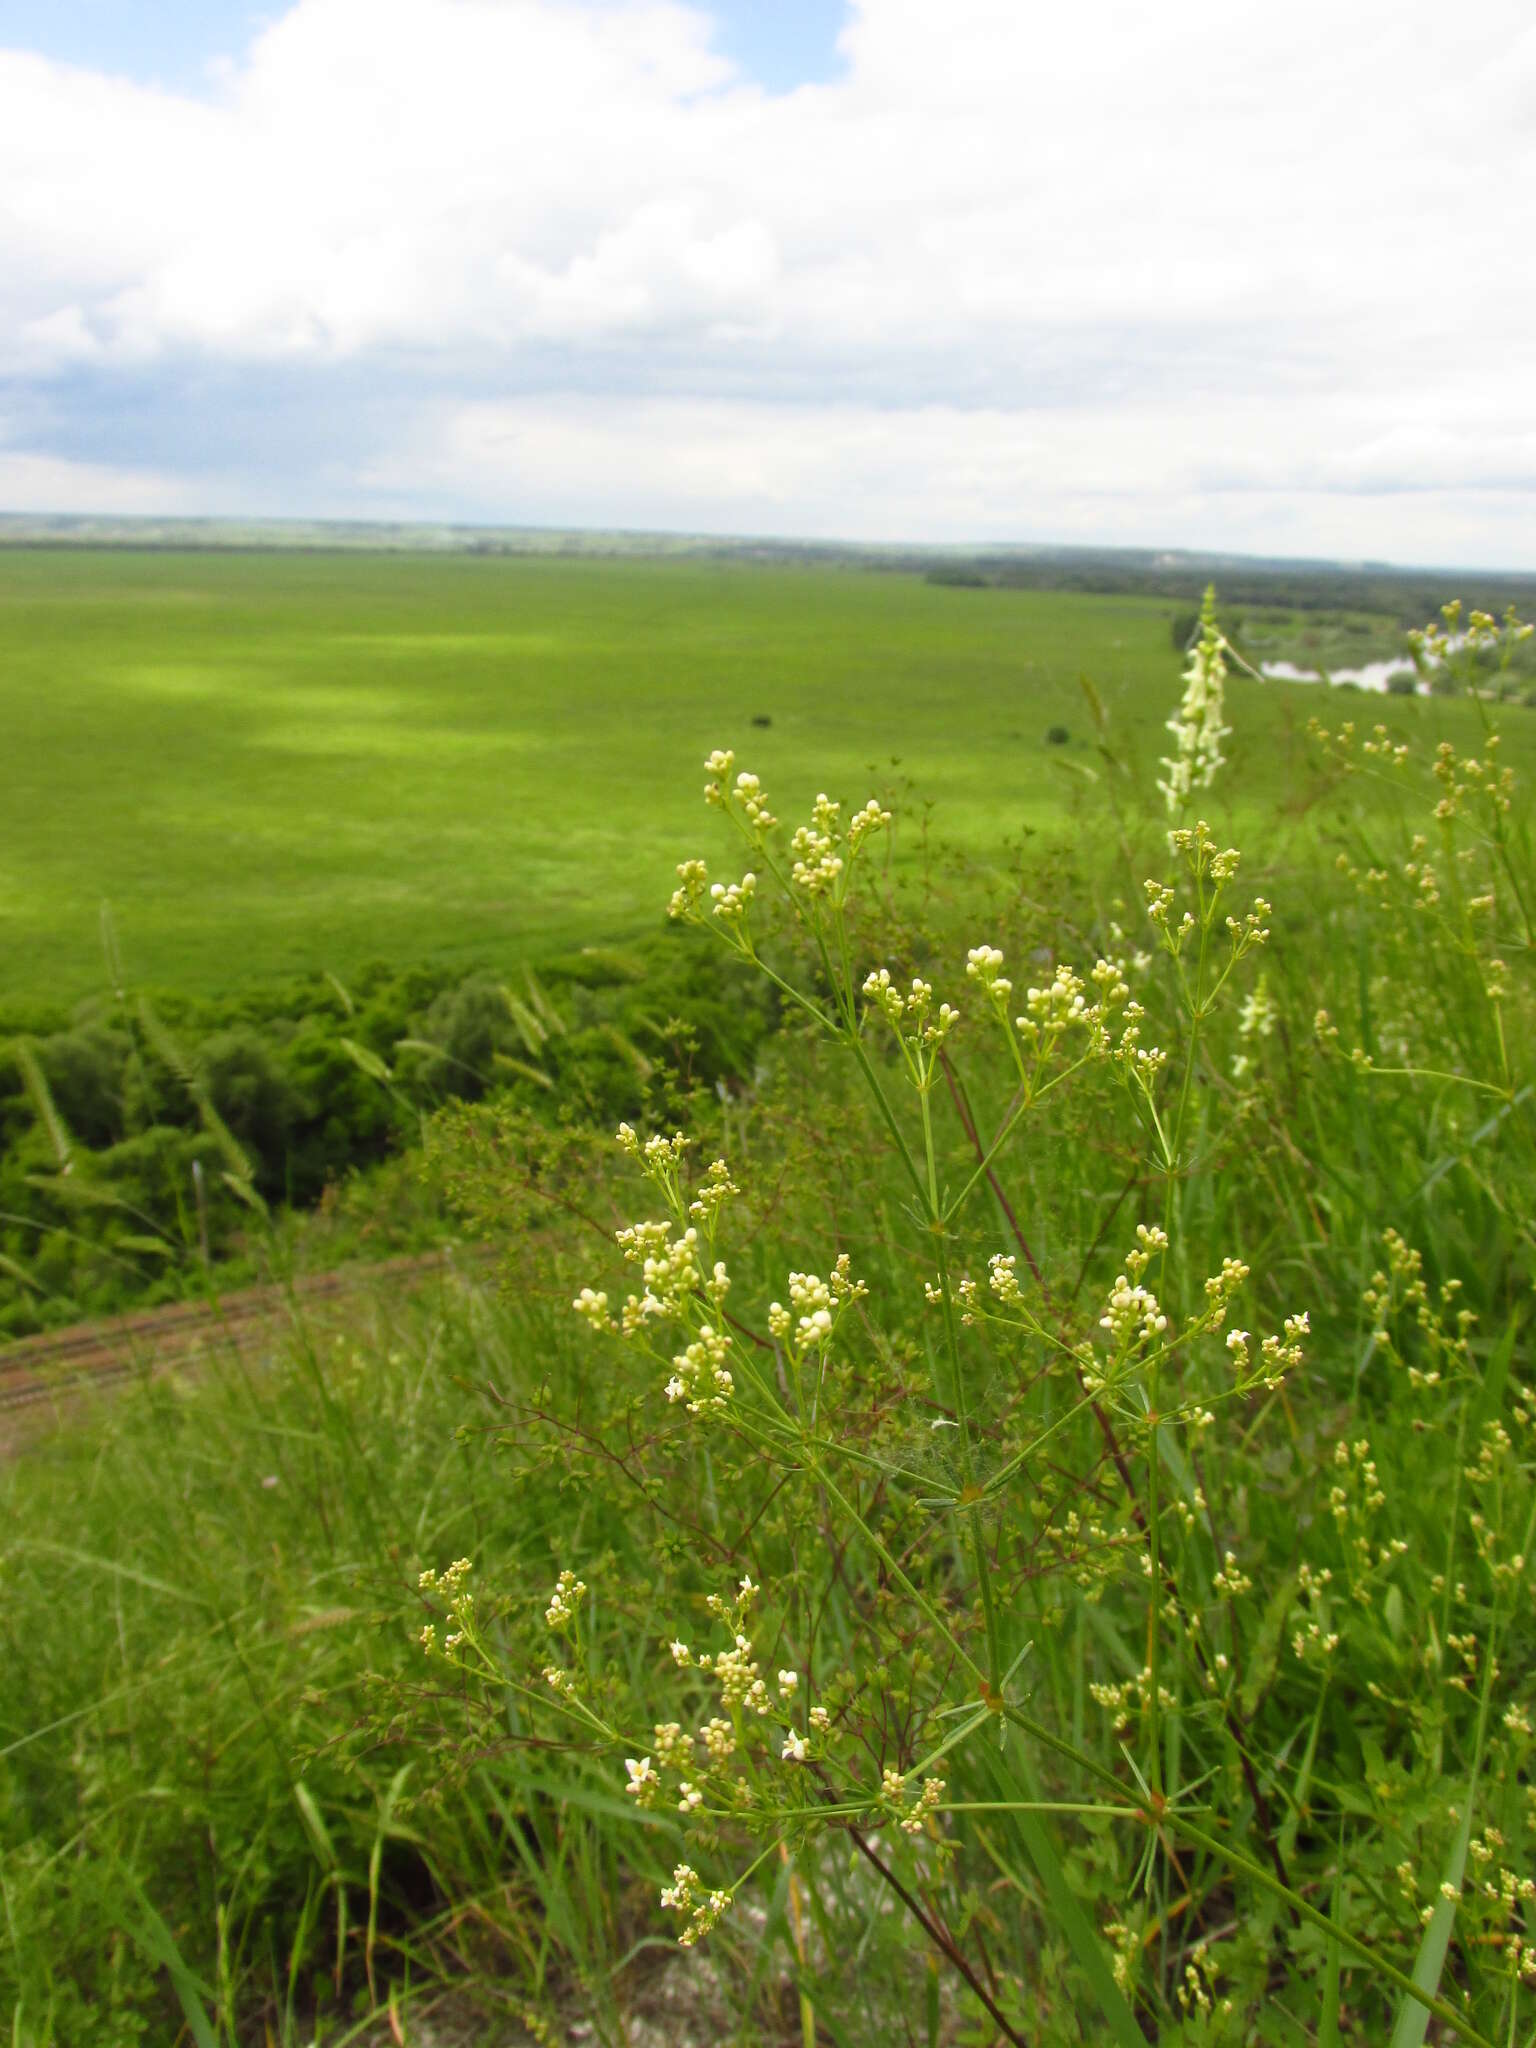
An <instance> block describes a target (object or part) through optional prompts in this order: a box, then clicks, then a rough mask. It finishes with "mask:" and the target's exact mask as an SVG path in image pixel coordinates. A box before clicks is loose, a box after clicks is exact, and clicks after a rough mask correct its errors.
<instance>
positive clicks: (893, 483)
mask: <svg viewBox="0 0 1536 2048" xmlns="http://www.w3.org/2000/svg"><path fill="white" fill-rule="evenodd" d="M844 54H845V57H846V60H847V75H846V78H845V79H844V80H843V81H842V82H840V83H837V84H834V85H820V86H808V87H803V88H801V89H800V90H799V91H797V92H794V93H790V94H784V95H779V96H771V95H767V94H764V93H763V92H761V91H759V90H758V89H757V88H756V87H755V86H753V85H752V84H751V82H750V81H748V80H745V79H743V78H741V77H739V76H737V75H735V74H734V73H733V72H732V71H731V69H730V67H729V66H728V65H727V64H726V63H725V62H724V61H723V60H722V59H721V58H720V57H719V56H717V55H716V54H715V53H714V51H713V49H712V47H711V43H710V25H709V21H708V17H707V14H706V13H704V12H703V11H701V10H699V9H697V8H689V7H684V6H679V5H654V6H653V5H636V6H625V5H620V4H610V5H604V6H597V5H593V6H579V5H571V4H567V0H298V4H297V5H295V6H293V7H292V8H291V9H290V10H289V11H288V12H287V13H286V14H284V15H283V16H282V18H281V19H280V20H278V21H277V22H276V23H275V25H274V26H272V27H271V28H269V29H268V30H267V31H266V32H265V33H264V34H263V35H262V36H261V37H260V38H259V39H258V40H257V41H256V42H255V43H254V44H253V45H252V47H251V48H250V50H249V51H248V52H246V53H245V55H244V57H243V58H242V59H241V60H240V61H239V62H237V63H236V64H235V65H234V66H233V67H231V68H230V69H229V70H228V71H227V73H223V74H221V77H220V79H219V81H218V83H217V85H216V86H215V88H214V96H213V97H212V98H211V99H208V100H206V101H197V100H192V99H185V98H177V97H174V96H170V95H166V94H163V93H157V92H150V91H146V90H144V89H142V88H139V87H136V86H132V85H129V84H127V83H125V82H123V81H120V80H115V79H109V78H103V77H98V76H95V75H92V74H88V73H84V72H79V71H70V70H65V69H61V68H59V67H56V66H50V65H46V64H44V63H43V62H41V61H40V60H39V59H36V58H33V57H27V56H25V55H22V54H6V53H4V52H0V376H5V375H9V377H10V378H11V379H12V380H13V381H15V382H18V383H21V384H23V385H27V386H33V385H46V384H47V383H48V381H49V380H50V379H53V378H56V377H58V376H61V375H63V374H65V373H67V372H70V371H78V370H80V369H81V368H82V367H88V368H89V369H90V370H91V371H92V373H93V374H95V375H98V376H100V375H111V374H113V373H115V372H124V373H126V372H128V371H134V372H142V370H143V368H144V366H146V365H151V366H152V365H156V364H158V365H161V366H163V369H164V373H165V374H166V375H167V376H172V375H177V374H181V373H182V371H183V369H184V366H186V365H187V364H189V363H190V364H193V365H196V364H198V363H209V362H212V363H217V364H221V365H229V364H236V365H242V366H245V369H246V371H247V372H248V374H250V375H251V376H256V375H258V374H260V373H261V372H262V370H263V368H266V369H268V370H270V369H271V368H273V366H280V367H282V368H283V370H284V372H285V374H286V373H288V372H291V371H292V370H293V369H295V368H299V369H301V370H302V369H303V367H304V366H306V365H312V366H314V368H315V370H316V372H317V373H318V372H320V371H322V370H325V369H328V368H334V366H336V365H337V364H352V365H358V364H370V363H373V364H377V365H378V369H379V375H380V377H381V378H382V377H387V378H388V379H390V380H392V388H394V389H395V390H396V391H397V393H398V398H399V419H400V421H401V430H400V432H399V434H398V435H397V436H396V437H395V439H394V440H393V441H392V443H391V444H389V445H381V446H380V447H379V448H378V449H377V452H376V456H375V459H374V462H373V463H372V465H371V467H370V468H369V470H368V472H367V476H366V477H364V478H363V479H362V480H361V481H360V483H359V486H358V489H359V493H360V505H358V506H354V508H353V509H360V508H361V504H365V503H366V502H367V493H368V490H369V489H370V488H382V485H381V484H380V483H379V482H378V480H379V479H382V478H384V477H386V476H387V477H389V478H390V479H391V480H392V482H391V490H392V492H393V493H394V497H395V500H396V502H401V501H407V500H410V499H411V497H412V493H413V491H416V490H418V489H419V490H420V491H422V492H427V493H430V494H431V495H432V497H433V499H434V502H439V503H448V502H452V501H453V494H454V492H455V491H456V490H457V491H460V492H462V493H464V494H466V495H474V496H475V498H476V505H477V509H478V510H480V511H481V512H486V511H488V510H490V509H492V508H494V506H495V505H497V504H498V503H500V500H499V499H498V498H497V497H496V490H497V489H498V488H510V484H509V483H508V481H507V479H506V475H505V465H504V464H503V465H502V467H500V468H498V467H497V466H496V465H495V464H492V465H491V466H490V467H489V468H487V466H486V464H485V463H484V462H483V461H482V460H481V457H480V455H479V453H477V445H476V442H475V436H474V432H473V431H472V425H471V423H475V422H478V423H479V425H480V427H481V428H482V429H483V428H484V426H485V423H486V422H487V421H490V420H494V419H501V420H503V421H506V420H516V421H517V422H519V425H518V427H517V430H516V440H517V443H518V445H519V446H522V447H524V448H525V449H528V450H536V451H537V455H538V461H537V464H536V465H535V467H536V468H537V471H538V474H539V475H540V476H541V477H543V478H545V479H546V480H547V481H546V483H545V484H544V486H543V488H545V489H546V491H547V492H548V493H549V496H548V498H547V501H541V502H539V503H531V502H529V500H528V498H527V496H526V495H525V494H524V492H523V491H522V490H521V489H519V491H518V500H517V504H516V506H515V507H514V506H512V505H510V504H509V505H508V506H507V508H506V509H507V512H508V516H513V515H514V513H515V516H519V517H549V518H552V519H553V518H559V517H564V516H569V515H568V514H567V513H564V512H562V511H561V510H560V506H561V505H565V504H570V503H574V502H576V501H577V499H578V498H579V499H580V501H581V502H582V503H583V504H590V506H591V510H590V511H589V512H588V513H586V514H584V515H583V516H588V517H592V518H601V519H610V518H618V517H620V516H624V517H627V518H630V519H633V520H634V521H636V522H637V523H641V524H654V523H662V522H663V521H664V520H666V519H667V518H668V517H669V509H668V508H669V507H671V506H674V505H676V506H678V507H687V506H697V507H699V508H701V509H700V510H699V512H698V513H697V514H695V515H689V516H690V518H692V517H696V518H698V519H700V520H703V519H704V518H705V516H706V515H705V511H704V509H703V508H706V507H712V508H714V509H713V510H712V511H710V512H709V513H708V519H709V522H710V523H713V524H724V525H728V526H732V527H735V528H738V529H741V528H748V527H754V526H758V525H760V524H761V523H762V521H763V520H764V519H766V518H767V517H768V515H769V513H770V512H771V511H772V510H773V508H774V507H776V506H777V507H780V508H782V511H783V519H784V520H792V521H793V522H794V524H795V525H796V526H798V527H808V526H812V525H814V526H815V527H816V528H817V529H818V530H822V531H827V530H836V531H840V532H855V533H873V532H875V531H884V530H886V529H887V528H888V527H889V526H890V524H891V522H892V521H893V520H895V519H896V518H897V517H898V512H899V516H900V518H901V520H902V522H903V523H902V531H903V532H904V533H906V534H909V535H911V534H917V535H920V534H922V533H925V532H928V531H935V532H936V531H937V530H938V528H939V525H940V524H941V523H942V525H943V526H944V529H945V530H946V531H948V530H950V529H951V525H952V522H954V521H961V522H963V521H964V519H966V518H967V517H969V518H973V519H975V520H976V521H977V522H979V524H978V526H977V528H976V529H975V530H977V531H978V532H979V531H981V530H982V529H983V528H984V529H985V531H987V532H989V533H997V532H1000V531H1002V530H1004V529H1005V528H1007V526H1008V522H1009V521H1010V520H1013V521H1015V522H1017V523H1016V524H1014V525H1013V526H1012V527H1011V528H1009V529H1008V530H1012V531H1016V532H1017V531H1022V530H1026V529H1027V530H1028V531H1029V532H1031V533H1034V534H1036V535H1043V534H1051V533H1061V534H1063V535H1066V534H1068V533H1069V532H1070V533H1077V532H1078V522H1079V521H1080V520H1082V519H1085V518H1088V517H1089V516H1090V515H1093V516H1097V517H1098V518H1099V519H1101V520H1102V521H1104V522H1105V526H1103V527H1098V528H1094V529H1092V532H1086V533H1084V534H1083V537H1093V533H1094V532H1098V533H1103V534H1104V537H1108V532H1107V527H1108V526H1109V525H1113V526H1115V527H1116V528H1117V529H1120V536H1119V537H1124V538H1128V537H1134V538H1138V539H1148V540H1154V539H1167V540H1170V541H1178V540H1192V539H1194V538H1196V537H1197V536H1196V535H1194V534H1193V533H1192V532H1188V531H1184V530H1182V529H1180V528H1179V526H1178V524H1177V521H1178V519H1179V518H1181V517H1186V518H1187V517H1193V516H1195V513H1194V511H1193V509H1192V508H1194V507H1195V506H1197V505H1201V504H1203V505H1206V506H1210V505H1212V504H1214V503H1216V502H1218V501H1219V502H1221V503H1223V504H1225V503H1228V502H1229V501H1234V500H1236V499H1241V500H1242V501H1243V503H1244V504H1245V506H1246V507H1247V509H1246V510H1245V512H1244V514H1243V525H1242V530H1243V532H1244V534H1245V536H1246V537H1247V540H1248V544H1251V545H1255V546H1265V545H1269V544H1274V545H1277V546H1279V545H1303V544H1304V545H1306V546H1307V547H1309V548H1316V549H1319V550H1320V549H1322V548H1323V547H1331V546H1334V545H1337V544H1339V543H1338V542H1337V539H1336V538H1335V537H1334V536H1336V535H1337V534H1338V532H1339V531H1340V530H1341V527H1343V526H1348V527H1349V528H1350V530H1351V531H1353V529H1354V526H1355V525H1356V524H1360V525H1369V524H1370V523H1371V522H1372V521H1375V522H1376V527H1375V528H1373V530H1377V529H1379V531H1380V533H1381V536H1382V537H1381V539H1380V541H1379V542H1376V543H1373V542H1371V540H1370V539H1369V537H1368V536H1365V535H1362V536H1361V538H1360V539H1359V541H1358V542H1354V543H1351V547H1352V551H1354V552H1362V551H1363V552H1370V553H1373V554H1377V553H1385V552H1388V551H1389V549H1392V548H1400V549H1403V550H1406V551H1407V552H1409V553H1411V554H1415V555H1419V556H1424V555H1426V554H1428V555H1430V556H1433V557H1435V558H1443V555H1444V545H1443V544H1442V536H1444V535H1446V534H1448V533H1452V532H1457V533H1459V532H1465V533H1466V534H1467V535H1468V536H1469V537H1470V538H1469V544H1471V545H1475V546H1478V547H1482V546H1484V545H1488V546H1493V547H1495V549H1496V552H1497V554H1498V555H1499V557H1500V558H1501V559H1506V560H1512V559H1517V558H1518V556H1519V554H1521V553H1524V554H1527V555H1528V554H1529V552H1530V541H1529V538H1528V534H1529V527H1528V526H1526V525H1524V524H1523V522H1524V508H1523V505H1522V499H1524V504H1528V503H1529V499H1528V498H1525V497H1524V484H1525V482H1526V481H1528V480H1529V479H1530V478H1531V476H1532V473H1533V463H1532V452H1533V451H1532V435H1533V430H1536V399H1533V397H1532V395H1531V389H1530V384H1529V379H1528V378H1526V377H1524V376H1523V375H1522V374H1521V372H1522V368H1523V365H1522V362H1521V356H1522V353H1523V350H1524V346H1525V345H1524V343H1523V336H1524V335H1525V334H1527V333H1529V332H1530V331H1531V327H1532V324H1533V316H1536V279H1533V275H1532V272H1531V269H1530V266H1529V265H1528V263H1526V261H1525V258H1524V251H1525V250H1526V249H1527V248H1528V247H1529V246H1530V245H1531V241H1532V231H1533V229H1536V27H1533V26H1532V25H1531V22H1530V16H1529V11H1528V8H1527V7H1526V5H1525V4H1524V0H1518V4H1516V0H1468V4H1466V5H1464V6H1462V7H1461V8H1459V9H1457V10H1451V9H1447V8H1446V7H1444V5H1443V4H1442V0H1434V4H1431V0H1394V4H1391V5H1388V4H1384V0H1355V4H1353V5H1351V6H1349V7H1344V8H1341V7H1339V6H1338V5H1337V0H1326V4H1325V0H1292V4H1291V5H1289V6H1287V7H1285V8H1277V7H1275V6H1274V5H1273V4H1272V0H1169V4H1168V5H1166V6H1164V7H1162V8H1158V9H1149V8H1147V7H1145V6H1143V5H1141V4H1140V0H1137V4H1135V5H1131V4H1127V0H1083V4H1079V5H1078V6H1076V7H1075V8H1060V7H1046V6H1045V5H1043V4H1041V0H1034V4H1024V0H946V5H945V6H944V7H943V8H942V9H941V8H939V7H938V6H937V5H935V4H934V0H860V4H858V6H857V8H856V11H855V14H854V17H853V19H852V21H851V23H850V25H849V27H848V29H847V31H846V33H845V36H844ZM534 389H537V390H539V391H540V392H542V393H544V394H546V395H547V400H546V402H544V403H541V404H539V405H537V406H535V405H533V404H532V401H531V399H530V398H529V397H528V396H527V395H526V394H528V393H530V392H531V391H533V390H534ZM578 393H589V394H590V393H595V394H597V398H596V399H594V400H591V401H589V402H579V401H578V398H577V396H576V394H578ZM450 394H452V396H450ZM508 394H512V396H510V397H509V396H508ZM518 394H523V396H521V397H519V396H518ZM669 408H670V410H669ZM663 421H664V422H667V423H668V424H669V426H670V427H671V428H673V429H678V430H682V429H681V427H680V423H687V422H693V423H695V424H698V423H706V424H707V431H704V432H703V433H702V435H701V436H698V437H694V436H693V429H692V427H688V428H687V431H686V432H685V433H684V440H683V442H682V443H681V444H679V447H678V451H677V454H676V458H675V460H669V461H666V462H664V463H663V464H662V466H661V467H660V468H658V466H657V458H658V456H664V455H665V454H666V448H665V445H664V443H663V442H661V441H659V440H658V435H659V434H660V432H661V429H660V428H659V427H658V422H663ZM937 423H942V424H937ZM429 429H430V431H429ZM439 429H440V430H441V436H442V438H440V439H434V438H433V434H434V433H436V432H437V431H438V430H439ZM829 449H835V450H839V451H841V452H840V454H839V455H837V456H836V457H829V455H828V453H827V451H828V450H829ZM250 460H251V461H252V462H253V463H255V462H258V461H259V460H260V450H259V449H258V448H253V449H252V451H251V456H250ZM1416 472H1419V473H1420V481H1421V482H1432V483H1433V484H1434V489H1433V491H1430V492H1425V491H1422V490H1421V491H1419V492H1417V493H1415V494H1414V495H1413V496H1412V498H1411V499H1408V498H1405V499H1404V502H1403V504H1402V505H1401V506H1396V509H1393V507H1394V505H1395V501H1396V499H1397V497H1398V496H1399V495H1401V494H1402V492H1403V489H1404V487H1405V486H1406V485H1407V484H1408V483H1410V482H1411V481H1412V480H1413V478H1414V475H1415V473H1416ZM526 473H527V474H528V475H529V476H532V474H533V470H532V469H529V470H528V471H527V472H526ZM514 474H515V476H522V475H523V474H524V471H523V470H517V469H516V468H515V465H514ZM576 476H580V477H582V478H583V479H586V481H585V482H584V483H583V485H582V488H581V490H580V491H579V492H578V491H577V490H576V489H575V488H574V487H573V486H572V485H571V484H570V482H569V479H571V478H573V477H576ZM854 476H859V477H863V478H865V479H867V483H868V489H869V490H870V491H871V492H872V493H878V496H873V497H868V498H866V497H859V496H856V495H855V493H854V491H853V490H852V488H851V484H850V480H851V479H852V478H853V477H854ZM498 477H500V478H502V483H501V484H500V485H498V483H497V479H498ZM369 479H373V480H374V482H373V483H372V484H370V482H369ZM270 484H271V480H270V478H265V479H262V488H261V490H260V493H259V494H260V496H261V497H262V498H263V499H264V500H266V501H270V498H271V488H270ZM1367 485H1369V486H1370V487H1371V490H1372V492H1373V493H1374V494H1375V495H1373V496H1372V497H1370V498H1366V497H1363V496H1362V495H1361V492H1362V489H1363V488H1364V487H1365V486H1367ZM307 488H308V489H312V488H313V485H312V483H307V482H306V480H305V479H304V478H302V477H299V476H295V477H294V479H293V489H294V490H295V492H296V493H302V492H303V491H304V490H305V489H307ZM1389 500H1390V501H1392V503H1389V502H1388V501H1389ZM1335 501H1338V502H1337V503H1336V502H1335ZM1346 501H1347V510H1346V509H1341V508H1343V507H1344V506H1345V504H1346ZM1463 501H1464V504H1463ZM1506 501H1508V503H1507V504H1506ZM1457 504H1463V512H1462V513H1461V514H1457V515H1456V516H1454V517H1449V516H1448V513H1447V508H1448V507H1454V506H1455V505H1457ZM605 506H606V507H608V508H609V509H608V510H604V509H602V508H603V507H605ZM621 506H622V507H624V508H625V510H624V511H623V512H622V514H621V512H620V509H619V508H620V507H621ZM833 507H836V508H837V509H836V516H835V518H830V517H829V511H830V508H833ZM1501 507H1502V508H1504V509H1500V508H1501ZM648 508H649V509H648ZM1095 508H1097V510H1096V512H1095ZM1181 508H1182V509H1181ZM1329 508H1332V509H1329ZM294 509H295V510H305V509H310V506H309V505H308V504H306V503H300V502H296V503H295V505H294ZM1201 516H1202V517H1203V516H1204V515H1201ZM1266 522H1268V523H1266ZM771 523H773V524H776V525H781V524H782V523H783V521H782V520H778V519H776V520H773V521H772V522H771ZM1218 523H1219V522H1218ZM1132 528H1134V533H1132V532H1131V531H1130V529H1132ZM957 530H958V529H957ZM1313 533H1315V535H1316V538H1315V540H1314V539H1311V538H1309V535H1312V534H1313Z"/></svg>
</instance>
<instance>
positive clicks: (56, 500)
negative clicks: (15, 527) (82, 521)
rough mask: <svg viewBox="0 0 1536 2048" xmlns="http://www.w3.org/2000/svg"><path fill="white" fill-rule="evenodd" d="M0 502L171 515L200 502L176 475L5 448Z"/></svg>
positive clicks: (29, 508)
mask: <svg viewBox="0 0 1536 2048" xmlns="http://www.w3.org/2000/svg"><path fill="white" fill-rule="evenodd" d="M0 506H3V507H5V508H6V509H8V510H10V509H14V510H17V511H23V512H62V513H96V514H101V515H105V516H115V517H119V518H127V517H132V516H146V517H147V516H158V517H162V518H163V517H167V516H173V515H175V514H177V513H190V512H194V511H197V510H200V509H201V507H200V506H198V505H196V504H194V503H193V502H192V501H191V500H189V497H188V494H187V491H186V489H185V487H184V486H183V485H182V484H181V483H180V482H178V480H177V479H176V478H174V477H167V476H159V475H156V474H155V473H154V472H153V471H150V470H142V469H112V468H109V467H108V466H107V465H105V464H103V463H98V462H70V461H67V460H65V459H64V458H62V457H60V456H55V455H35V454H29V453H27V452H25V451H23V450H20V449H5V448H0Z"/></svg>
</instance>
